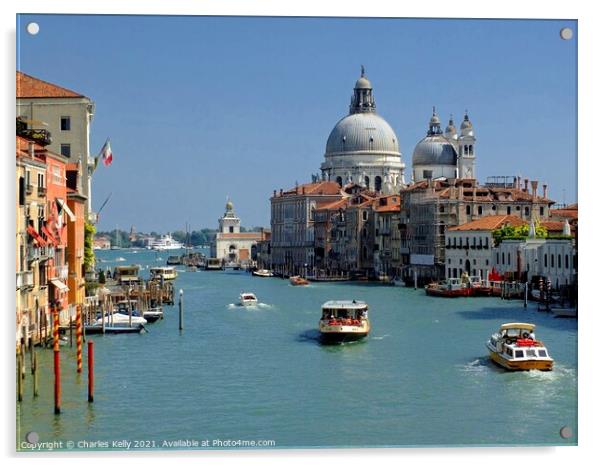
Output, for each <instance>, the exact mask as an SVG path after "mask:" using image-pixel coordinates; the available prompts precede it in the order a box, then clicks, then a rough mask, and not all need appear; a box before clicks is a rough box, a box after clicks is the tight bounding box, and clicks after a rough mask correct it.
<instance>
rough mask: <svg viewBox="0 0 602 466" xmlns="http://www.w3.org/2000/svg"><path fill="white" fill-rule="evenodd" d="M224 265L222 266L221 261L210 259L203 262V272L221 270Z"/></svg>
mask: <svg viewBox="0 0 602 466" xmlns="http://www.w3.org/2000/svg"><path fill="white" fill-rule="evenodd" d="M223 269H224V265H223V264H222V260H221V259H217V258H215V257H210V258H208V259H207V261H206V262H205V270H223Z"/></svg>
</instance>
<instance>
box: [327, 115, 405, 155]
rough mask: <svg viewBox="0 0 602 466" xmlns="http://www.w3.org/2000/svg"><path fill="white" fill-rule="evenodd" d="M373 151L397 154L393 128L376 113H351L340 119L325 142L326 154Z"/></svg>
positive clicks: (397, 145)
mask: <svg viewBox="0 0 602 466" xmlns="http://www.w3.org/2000/svg"><path fill="white" fill-rule="evenodd" d="M347 152H368V153H369V152H373V153H379V154H390V155H399V156H401V153H400V152H399V142H398V141H397V136H396V135H395V131H393V128H391V126H389V123H387V122H386V121H385V120H384V119H383V118H382V117H380V116H379V115H377V114H376V113H353V114H351V115H348V116H346V117H345V118H343V119H342V120H340V121H339V122H338V123H337V124H336V126H335V127H334V129H333V130H332V131H331V132H330V136H329V137H328V141H327V142H326V155H327V156H328V155H333V154H341V153H347Z"/></svg>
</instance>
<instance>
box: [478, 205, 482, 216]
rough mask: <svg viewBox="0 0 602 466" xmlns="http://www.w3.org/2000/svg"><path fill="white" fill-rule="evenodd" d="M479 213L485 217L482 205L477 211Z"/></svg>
mask: <svg viewBox="0 0 602 466" xmlns="http://www.w3.org/2000/svg"><path fill="white" fill-rule="evenodd" d="M477 213H478V214H479V215H483V206H481V205H480V206H479V207H478V209H477Z"/></svg>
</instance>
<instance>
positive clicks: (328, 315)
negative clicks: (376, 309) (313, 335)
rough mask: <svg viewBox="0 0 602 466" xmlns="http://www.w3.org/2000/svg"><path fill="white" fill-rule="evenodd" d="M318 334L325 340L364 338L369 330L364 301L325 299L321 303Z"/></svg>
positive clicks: (366, 308)
mask: <svg viewBox="0 0 602 466" xmlns="http://www.w3.org/2000/svg"><path fill="white" fill-rule="evenodd" d="M319 326H320V334H321V335H322V339H323V340H324V341H325V342H345V341H353V340H359V339H361V338H364V337H365V336H366V335H368V333H369V332H370V321H369V320H368V305H367V304H366V303H365V302H364V301H356V300H353V301H327V302H325V303H324V304H323V305H322V317H321V318H320V324H319Z"/></svg>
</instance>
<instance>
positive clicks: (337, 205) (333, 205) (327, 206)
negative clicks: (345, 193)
mask: <svg viewBox="0 0 602 466" xmlns="http://www.w3.org/2000/svg"><path fill="white" fill-rule="evenodd" d="M347 201H348V199H339V200H338V201H333V202H325V203H323V204H318V208H317V209H316V210H334V209H344V208H345V207H347Z"/></svg>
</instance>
